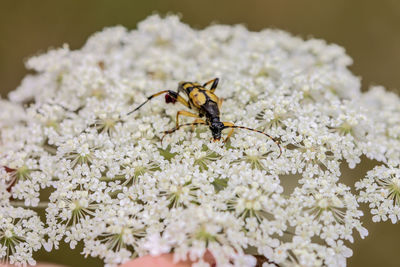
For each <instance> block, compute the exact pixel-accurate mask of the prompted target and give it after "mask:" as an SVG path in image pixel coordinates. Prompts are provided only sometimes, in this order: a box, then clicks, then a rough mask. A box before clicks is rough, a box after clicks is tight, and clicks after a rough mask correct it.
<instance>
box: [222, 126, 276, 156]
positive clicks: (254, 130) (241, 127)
mask: <svg viewBox="0 0 400 267" xmlns="http://www.w3.org/2000/svg"><path fill="white" fill-rule="evenodd" d="M226 128H233V129H245V130H249V131H252V132H257V133H260V134H263V135H265V136H267V137H268V138H269V139H271V140H272V141H274V142H275V144H276V145H277V146H278V147H279V156H278V158H279V157H280V156H281V155H282V147H281V145H280V144H279V141H278V140H276V139H275V138H273V137H272V136H270V135H269V134H267V133H264V132H261V131H259V130H256V129H252V128H248V127H244V126H237V125H232V126H224V129H226Z"/></svg>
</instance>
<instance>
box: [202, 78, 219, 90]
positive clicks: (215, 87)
mask: <svg viewBox="0 0 400 267" xmlns="http://www.w3.org/2000/svg"><path fill="white" fill-rule="evenodd" d="M218 82H219V78H215V79H212V80H209V81H208V82H206V83H204V84H203V87H206V86H207V85H209V84H210V83H212V85H211V88H210V91H211V92H213V93H214V91H215V89H217V86H218Z"/></svg>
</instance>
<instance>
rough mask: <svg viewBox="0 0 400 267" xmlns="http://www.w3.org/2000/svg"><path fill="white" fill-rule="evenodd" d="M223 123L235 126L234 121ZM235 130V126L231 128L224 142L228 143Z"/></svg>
mask: <svg viewBox="0 0 400 267" xmlns="http://www.w3.org/2000/svg"><path fill="white" fill-rule="evenodd" d="M223 124H224V126H226V127H230V126H234V124H233V123H232V122H223ZM234 130H235V129H234V128H231V130H230V131H229V133H228V135H227V136H226V138H225V139H224V141H223V142H224V143H226V142H227V141H228V140H229V138H230V137H231V136H232V134H233V131H234Z"/></svg>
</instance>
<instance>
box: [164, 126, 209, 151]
mask: <svg viewBox="0 0 400 267" xmlns="http://www.w3.org/2000/svg"><path fill="white" fill-rule="evenodd" d="M200 124H204V125H205V124H206V123H205V122H204V121H203V122H200V121H199V122H192V123H185V124H181V125H178V126H177V127H175V128H173V129H171V130H168V131H164V135H163V136H162V137H161V145H162V141H163V139H164V137H165V136H166V135H167V134H172V133H173V132H175V131H177V130H179V128H181V127H182V126H192V127H193V126H197V125H200Z"/></svg>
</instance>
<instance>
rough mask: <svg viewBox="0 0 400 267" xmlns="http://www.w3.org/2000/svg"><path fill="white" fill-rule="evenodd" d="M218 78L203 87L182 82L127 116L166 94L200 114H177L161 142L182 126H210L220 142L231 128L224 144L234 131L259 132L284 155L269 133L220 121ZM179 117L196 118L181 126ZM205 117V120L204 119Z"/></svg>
mask: <svg viewBox="0 0 400 267" xmlns="http://www.w3.org/2000/svg"><path fill="white" fill-rule="evenodd" d="M218 81H219V79H218V78H215V79H212V80H210V81H208V82H206V83H204V84H203V85H201V84H199V83H197V82H180V83H179V85H178V90H177V92H175V91H172V90H164V91H160V92H158V93H155V94H153V95H151V96H149V97H147V100H146V101H145V102H143V103H142V104H140V105H139V106H138V107H137V108H135V109H134V110H132V111H130V112H129V113H127V115H130V114H132V113H133V112H135V111H137V110H139V109H140V108H141V107H142V106H143V105H145V104H146V103H147V102H148V101H150V100H151V99H152V98H154V97H156V96H159V95H162V94H166V95H165V101H166V102H167V103H176V102H177V101H178V102H180V103H181V104H183V105H184V106H186V107H187V108H189V109H194V110H196V111H197V112H198V114H195V113H192V112H189V111H186V110H180V111H178V112H177V114H176V126H175V128H173V129H171V130H168V131H165V132H164V135H163V137H162V138H161V142H162V140H163V139H164V137H165V136H166V135H167V134H172V133H173V132H175V131H177V130H179V129H180V128H181V127H182V126H192V128H194V127H195V126H197V125H207V126H209V128H210V130H211V133H212V140H213V141H214V142H215V141H219V140H220V139H221V132H222V130H224V129H227V128H230V129H231V130H230V131H229V133H228V135H227V137H226V138H225V139H224V140H223V142H224V143H226V142H227V141H228V140H229V138H230V137H231V136H232V134H233V131H234V129H245V130H249V131H253V132H257V133H260V134H263V135H265V136H267V137H268V138H270V139H271V140H272V141H274V142H275V143H276V145H277V146H278V147H279V156H278V158H279V157H280V156H281V154H282V148H281V146H280V145H279V142H278V140H276V139H275V138H273V137H272V136H270V135H269V134H267V133H264V132H261V131H258V130H255V129H252V128H248V127H244V126H238V125H235V124H233V123H231V122H221V120H220V109H221V106H222V102H223V99H222V98H219V97H218V96H216V95H215V94H214V92H215V89H216V88H217V86H218ZM210 84H211V87H210V89H207V88H206V87H207V86H208V85H210ZM181 92H184V93H186V95H187V97H188V100H186V99H184V98H183V97H182V96H180V95H179V93H181ZM179 116H187V117H193V118H196V119H195V120H194V121H193V122H192V123H185V124H181V125H179ZM203 117H205V119H203Z"/></svg>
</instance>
